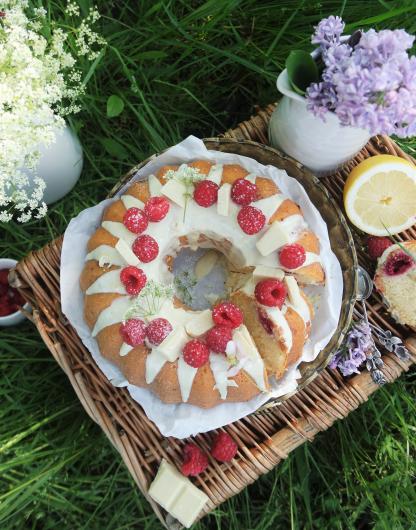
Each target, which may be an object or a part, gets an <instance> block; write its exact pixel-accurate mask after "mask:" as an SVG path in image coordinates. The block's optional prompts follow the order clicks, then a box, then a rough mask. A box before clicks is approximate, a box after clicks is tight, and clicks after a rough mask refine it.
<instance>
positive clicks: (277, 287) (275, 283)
mask: <svg viewBox="0 0 416 530" xmlns="http://www.w3.org/2000/svg"><path fill="white" fill-rule="evenodd" d="M286 294H287V291H286V287H285V284H284V283H283V282H281V281H280V280H274V279H271V278H270V279H267V280H261V281H260V282H259V283H258V284H257V285H256V288H255V289H254V296H255V297H256V300H257V302H259V303H260V304H262V305H266V306H268V307H276V306H277V307H278V308H279V309H280V308H281V307H282V305H283V303H284V301H285V298H286Z"/></svg>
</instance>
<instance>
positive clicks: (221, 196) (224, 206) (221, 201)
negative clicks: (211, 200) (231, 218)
mask: <svg viewBox="0 0 416 530" xmlns="http://www.w3.org/2000/svg"><path fill="white" fill-rule="evenodd" d="M230 202H231V184H228V182H225V183H224V184H223V185H222V186H221V188H220V189H219V190H218V201H217V212H218V215H223V216H224V217H227V216H228V215H229V213H230Z"/></svg>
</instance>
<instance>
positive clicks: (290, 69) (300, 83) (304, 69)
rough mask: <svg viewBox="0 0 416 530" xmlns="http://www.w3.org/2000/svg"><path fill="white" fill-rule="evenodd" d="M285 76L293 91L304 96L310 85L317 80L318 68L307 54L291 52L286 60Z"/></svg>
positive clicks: (299, 51) (296, 51)
mask: <svg viewBox="0 0 416 530" xmlns="http://www.w3.org/2000/svg"><path fill="white" fill-rule="evenodd" d="M286 69H287V75H288V77H289V81H290V84H291V85H292V87H293V89H294V90H295V91H296V92H298V93H299V94H302V95H303V94H305V92H306V89H307V88H308V86H309V85H310V84H311V83H315V82H316V81H318V80H319V72H318V67H317V65H316V63H315V61H314V60H313V59H312V57H311V56H310V54H309V53H308V52H305V51H304V50H292V51H291V52H290V54H289V56H288V58H287V59H286Z"/></svg>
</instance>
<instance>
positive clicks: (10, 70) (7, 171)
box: [0, 0, 104, 223]
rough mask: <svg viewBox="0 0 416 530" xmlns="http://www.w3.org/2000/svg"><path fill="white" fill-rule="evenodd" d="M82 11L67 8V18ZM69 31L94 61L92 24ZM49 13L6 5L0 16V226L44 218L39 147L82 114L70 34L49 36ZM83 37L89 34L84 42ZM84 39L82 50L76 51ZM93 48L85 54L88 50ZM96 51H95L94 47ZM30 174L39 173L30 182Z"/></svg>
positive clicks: (14, 2) (22, 1)
mask: <svg viewBox="0 0 416 530" xmlns="http://www.w3.org/2000/svg"><path fill="white" fill-rule="evenodd" d="M77 7H78V6H76V4H75V3H74V2H69V4H68V14H70V15H77V13H79V8H78V10H77V9H76V8H77ZM98 17H99V15H98V12H97V11H95V10H94V13H93V14H91V12H90V14H89V15H88V17H87V18H86V19H84V21H82V22H81V25H80V26H79V28H75V29H71V30H70V31H71V32H73V38H74V40H75V45H76V47H77V54H78V55H79V56H80V55H87V57H88V58H91V57H93V56H94V57H95V56H96V55H95V54H97V53H98V50H99V47H100V46H102V45H104V41H103V39H102V38H101V37H98V35H96V34H95V33H94V32H93V31H92V30H91V29H88V24H90V23H91V21H94V22H95V21H96V20H97V18H98ZM46 24H47V20H46V10H45V9H44V8H42V7H39V8H35V9H34V10H31V9H30V6H29V3H28V1H27V0H6V1H3V2H2V3H1V11H0V222H8V221H10V220H11V219H16V220H17V221H19V222H21V223H24V222H27V221H28V220H30V219H31V218H32V217H35V218H40V217H43V216H44V215H45V214H46V205H45V204H44V203H43V202H42V197H43V193H44V189H45V184H44V182H43V180H42V178H41V175H37V174H36V167H37V164H38V161H39V156H40V154H39V146H40V145H43V146H45V147H47V146H49V145H51V144H52V143H53V142H54V141H55V139H56V131H57V130H59V129H62V128H63V127H64V125H65V121H64V118H63V116H65V115H67V114H72V113H74V112H78V111H79V110H80V106H79V105H78V104H77V103H76V102H77V99H78V98H79V96H80V95H81V94H82V93H83V90H84V87H83V85H82V83H81V73H80V71H79V70H77V69H76V57H75V56H74V55H73V53H71V51H70V50H69V46H68V45H67V41H68V38H69V36H70V34H69V33H68V31H67V30H65V31H64V30H63V29H61V28H59V27H57V26H55V25H53V26H51V28H49V31H48V32H47V33H49V34H50V37H49V38H45V36H44V34H46V33H45V32H44V31H43V29H44V28H45V25H46ZM85 35H88V39H86V37H85ZM79 39H81V41H82V43H83V45H82V47H81V46H78V41H79ZM87 45H89V46H90V49H89V51H88V52H87V53H85V46H87ZM91 46H92V48H91ZM26 170H29V171H31V172H33V173H34V174H35V178H29V177H28V173H27V172H26Z"/></svg>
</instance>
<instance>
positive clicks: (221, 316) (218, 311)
mask: <svg viewBox="0 0 416 530" xmlns="http://www.w3.org/2000/svg"><path fill="white" fill-rule="evenodd" d="M212 320H213V321H214V322H215V324H217V325H218V326H227V327H229V328H238V326H241V324H242V323H243V313H242V312H241V310H240V309H239V308H238V307H237V306H236V305H234V304H233V303H232V302H222V303H221V304H217V305H216V306H214V308H213V310H212Z"/></svg>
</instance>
